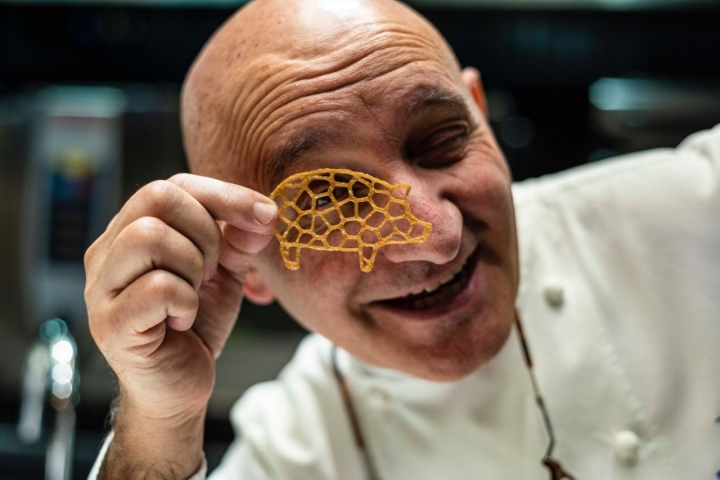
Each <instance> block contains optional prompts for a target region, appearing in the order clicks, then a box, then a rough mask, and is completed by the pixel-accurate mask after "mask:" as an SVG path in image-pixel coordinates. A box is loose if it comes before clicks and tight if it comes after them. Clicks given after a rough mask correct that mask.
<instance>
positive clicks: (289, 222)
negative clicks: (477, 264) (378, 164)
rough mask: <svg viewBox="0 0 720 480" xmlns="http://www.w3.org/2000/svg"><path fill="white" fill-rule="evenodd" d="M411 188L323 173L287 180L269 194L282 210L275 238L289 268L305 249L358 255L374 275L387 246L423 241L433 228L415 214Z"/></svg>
mask: <svg viewBox="0 0 720 480" xmlns="http://www.w3.org/2000/svg"><path fill="white" fill-rule="evenodd" d="M410 188H411V187H410V185H408V184H400V185H391V184H389V183H388V182H385V181H383V180H380V179H378V178H375V177H373V176H371V175H368V174H366V173H361V172H354V171H352V170H345V169H321V170H313V171H310V172H304V173H299V174H296V175H292V176H290V177H288V178H286V179H285V180H284V181H283V182H282V183H281V184H280V185H278V186H277V187H276V188H275V190H274V191H273V192H272V193H271V194H270V198H271V199H272V200H274V201H275V202H276V203H277V205H278V209H279V212H280V221H279V222H278V225H277V226H276V227H275V236H276V237H277V239H278V240H279V242H280V253H281V254H282V257H283V260H284V261H285V266H286V267H287V268H289V269H290V270H297V269H298V268H300V252H301V251H302V249H303V248H310V249H313V250H325V251H330V252H357V253H358V256H359V258H360V270H362V271H363V272H366V273H367V272H370V271H371V270H372V269H373V266H374V264H375V257H376V255H377V252H378V250H379V249H380V248H381V247H384V246H385V245H402V244H409V243H423V242H425V241H426V240H427V239H428V237H429V236H430V232H431V231H432V224H430V223H428V222H423V221H422V220H418V219H417V218H415V217H414V216H413V214H412V213H411V212H410V205H409V204H408V201H407V196H408V194H409V193H410Z"/></svg>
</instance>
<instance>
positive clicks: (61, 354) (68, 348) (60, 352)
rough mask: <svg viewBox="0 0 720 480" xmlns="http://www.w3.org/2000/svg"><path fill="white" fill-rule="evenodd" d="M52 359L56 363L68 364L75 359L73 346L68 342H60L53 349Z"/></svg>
mask: <svg viewBox="0 0 720 480" xmlns="http://www.w3.org/2000/svg"><path fill="white" fill-rule="evenodd" d="M52 357H53V359H54V360H55V361H56V362H60V363H68V362H69V361H70V360H72V357H73V346H72V345H71V344H70V342H68V341H67V340H60V341H58V342H57V343H55V345H53V347H52Z"/></svg>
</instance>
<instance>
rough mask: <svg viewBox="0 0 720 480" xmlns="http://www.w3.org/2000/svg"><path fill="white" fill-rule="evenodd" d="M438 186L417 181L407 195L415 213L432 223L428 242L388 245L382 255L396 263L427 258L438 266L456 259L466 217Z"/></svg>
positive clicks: (427, 260) (383, 249) (383, 248)
mask: <svg viewBox="0 0 720 480" xmlns="http://www.w3.org/2000/svg"><path fill="white" fill-rule="evenodd" d="M441 192H442V190H441V189H440V188H438V186H437V185H435V186H433V185H426V184H423V183H421V182H413V187H412V190H411V191H410V194H409V195H408V197H407V199H406V200H407V202H408V205H409V206H410V211H411V213H412V215H413V216H414V217H415V218H417V219H418V220H422V221H424V222H429V223H430V224H432V231H431V232H430V236H429V237H428V239H427V240H426V241H425V242H424V243H409V244H402V245H386V246H384V247H382V248H381V249H380V251H379V255H380V256H382V257H383V258H384V259H386V260H389V261H390V262H393V263H401V262H410V261H426V262H432V263H435V264H438V265H442V264H445V263H447V262H450V261H452V260H453V259H454V258H455V257H456V256H457V254H458V251H459V250H460V242H461V237H462V229H463V217H462V213H461V212H460V209H459V208H458V207H457V206H456V205H455V204H454V203H453V202H452V201H451V200H449V199H448V198H446V197H444V196H443V195H442V194H441Z"/></svg>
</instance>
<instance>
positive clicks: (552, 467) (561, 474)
mask: <svg viewBox="0 0 720 480" xmlns="http://www.w3.org/2000/svg"><path fill="white" fill-rule="evenodd" d="M515 327H516V328H517V332H518V338H519V339H520V345H521V347H522V352H523V359H524V360H525V366H526V367H527V370H528V374H529V375H530V383H531V384H532V389H533V394H534V395H535V402H536V403H537V405H538V408H540V413H541V414H542V418H543V424H544V425H545V430H546V431H547V434H548V437H549V438H550V440H549V443H548V446H547V450H546V451H545V455H544V456H543V459H542V463H543V465H545V466H546V467H547V469H548V471H549V472H550V480H563V479H567V480H575V477H573V476H572V475H570V474H569V473H567V472H566V471H565V470H564V469H563V467H562V466H561V465H560V463H559V462H558V461H557V460H555V459H554V458H553V457H552V452H553V449H554V448H555V434H554V432H553V428H552V423H551V422H550V415H548V412H547V409H546V408H545V401H544V400H543V398H542V395H540V389H539V388H538V384H537V380H536V379H535V373H534V372H533V362H532V358H531V357H530V349H529V348H528V345H527V342H526V341H525V332H524V331H523V328H522V324H521V323H520V315H518V313H517V310H516V311H515ZM331 356H332V368H333V373H334V374H335V378H336V379H337V382H338V385H339V386H340V394H341V396H342V399H343V403H344V404H345V410H346V411H347V414H348V416H349V417H350V426H351V427H352V430H353V436H354V437H355V444H356V445H357V447H358V449H359V450H360V454H361V456H362V458H363V462H364V463H365V468H366V469H367V472H368V478H369V480H380V476H379V475H378V474H377V470H376V469H375V465H374V464H373V462H372V458H371V457H370V452H369V451H368V448H367V442H366V441H365V436H364V435H363V432H362V428H361V426H360V420H359V418H358V416H357V411H356V410H355V404H354V402H353V399H352V395H351V394H350V387H349V386H348V383H347V379H346V378H345V376H344V375H343V374H342V372H341V371H340V368H339V367H338V362H337V347H336V346H335V345H333V348H332V353H331Z"/></svg>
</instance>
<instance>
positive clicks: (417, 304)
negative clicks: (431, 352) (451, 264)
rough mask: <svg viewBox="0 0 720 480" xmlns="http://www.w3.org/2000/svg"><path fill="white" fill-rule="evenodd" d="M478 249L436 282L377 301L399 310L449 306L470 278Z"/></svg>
mask: <svg viewBox="0 0 720 480" xmlns="http://www.w3.org/2000/svg"><path fill="white" fill-rule="evenodd" d="M478 256H479V255H478V251H476V252H474V253H473V254H472V255H471V256H470V257H469V258H468V259H467V260H465V262H464V263H463V264H462V265H461V266H459V267H457V268H456V269H455V271H453V272H452V273H450V274H448V275H447V276H445V277H444V278H442V279H441V280H440V281H438V282H437V283H436V284H434V285H431V286H429V287H425V288H424V289H422V290H419V291H417V292H413V293H411V294H409V295H406V296H404V297H399V298H393V299H390V300H382V301H380V302H377V303H378V304H380V305H383V306H387V307H391V308H396V309H401V310H430V309H435V308H438V307H439V308H442V307H444V306H450V304H451V303H452V301H453V300H454V299H455V298H456V297H457V296H458V295H460V293H462V292H463V291H464V290H465V288H466V287H467V286H468V283H469V282H470V279H471V278H472V274H473V271H474V270H475V266H476V264H477V259H478Z"/></svg>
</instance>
